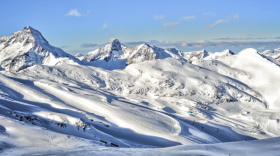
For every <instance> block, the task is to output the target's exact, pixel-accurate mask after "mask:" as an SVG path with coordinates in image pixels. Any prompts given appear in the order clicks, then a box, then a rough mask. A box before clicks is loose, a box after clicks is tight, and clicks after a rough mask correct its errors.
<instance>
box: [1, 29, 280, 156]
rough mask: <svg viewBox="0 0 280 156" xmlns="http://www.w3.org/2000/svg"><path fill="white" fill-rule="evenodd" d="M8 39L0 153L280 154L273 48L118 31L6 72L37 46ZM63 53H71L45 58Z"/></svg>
mask: <svg viewBox="0 0 280 156" xmlns="http://www.w3.org/2000/svg"><path fill="white" fill-rule="evenodd" d="M26 31H29V29H28V30H26ZM32 31H35V30H32ZM36 33H37V32H36ZM36 33H35V34H36ZM16 34H17V33H15V34H14V35H16ZM33 37H34V36H33ZM40 37H42V36H40V35H39V36H37V38H39V41H38V43H39V44H40V45H41V46H45V45H46V44H47V41H46V43H45V42H43V41H45V40H44V39H42V38H40ZM2 39H3V40H5V41H7V39H6V38H5V37H2V38H1V40H2ZM25 39H28V38H25ZM12 40H17V39H12ZM35 40H36V36H35ZM5 43H7V42H5ZM5 43H2V44H1V43H0V45H1V46H2V47H0V48H2V51H0V56H4V57H5V59H7V60H6V62H5V61H4V63H3V60H2V66H4V67H5V69H4V68H0V155H39V154H41V155H279V154H278V153H280V139H279V138H278V136H279V135H280V122H279V119H280V105H279V102H278V101H280V99H279V97H280V90H279V86H280V82H279V79H280V63H279V62H278V61H277V59H276V58H277V57H274V55H272V53H273V54H275V53H276V52H271V51H266V52H264V53H259V52H257V51H256V50H255V49H244V50H243V51H241V52H240V53H238V54H237V55H235V54H234V53H232V52H231V51H230V50H225V51H223V52H221V53H210V52H207V51H206V50H202V51H196V52H190V53H187V52H182V51H179V50H177V49H174V48H171V49H161V48H157V47H155V46H152V45H148V44H142V45H139V46H137V47H135V48H128V47H125V46H124V45H121V44H120V43H119V41H118V40H114V41H113V43H111V44H108V45H105V46H103V47H102V48H99V49H97V50H96V51H93V52H90V53H88V54H87V55H85V56H82V55H77V56H76V57H77V58H78V59H79V60H81V61H79V60H78V59H75V58H74V57H73V56H70V55H69V56H67V54H66V53H64V52H63V51H62V52H61V53H59V54H61V57H54V53H53V52H52V50H50V51H48V52H46V51H44V50H41V51H39V52H42V53H41V54H40V57H43V58H44V61H43V62H39V63H38V61H37V62H36V61H35V62H33V64H32V65H31V66H30V67H26V68H18V69H21V70H19V71H18V72H14V71H11V72H10V70H7V69H8V67H7V68H6V65H8V66H9V61H10V60H9V58H11V57H12V58H13V57H16V56H17V54H16V53H20V51H28V50H29V49H30V48H31V49H32V46H34V45H32V44H31V43H30V44H29V42H28V43H27V42H26V41H25V42H23V43H21V42H20V43H19V42H15V43H12V44H13V45H12V46H11V47H10V48H11V49H10V50H11V51H13V52H16V53H13V52H11V51H9V48H8V47H9V46H8V47H7V48H4V50H3V46H4V44H5ZM34 43H35V42H34ZM23 44H25V45H23ZM48 48H52V47H51V46H49V47H48ZM20 49H21V50H20ZM56 50H58V51H59V52H60V50H59V49H56ZM275 51H277V50H275ZM37 52H38V51H36V50H34V49H33V51H32V52H28V53H29V55H28V56H30V55H31V53H34V57H33V54H32V56H30V58H36V57H35V55H36V56H37V55H39V54H37ZM45 52H46V53H48V56H43V54H45ZM35 53H36V54H35ZM9 55H13V56H11V57H10V56H9ZM14 55H15V56H14ZM64 55H65V56H64ZM52 57H53V58H52ZM0 59H3V58H0ZM57 59H59V60H63V59H66V60H68V61H65V62H64V63H58V64H57V63H47V62H48V60H49V61H51V62H52V61H54V60H55V61H54V62H56V61H57ZM13 60H14V59H13ZM31 60H32V59H31ZM19 61H21V60H19ZM33 61H34V60H33ZM7 62H8V63H7ZM31 62H32V61H31ZM44 62H45V63H44ZM5 63H6V64H5ZM25 63H30V62H28V61H26V60H25ZM21 65H22V64H21ZM16 67H18V66H16Z"/></svg>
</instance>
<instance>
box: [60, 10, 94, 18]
mask: <svg viewBox="0 0 280 156" xmlns="http://www.w3.org/2000/svg"><path fill="white" fill-rule="evenodd" d="M88 13H89V12H88ZM65 16H76V17H82V16H87V14H81V13H80V12H79V11H78V9H72V10H70V11H69V12H68V13H67V14H66V15H65Z"/></svg>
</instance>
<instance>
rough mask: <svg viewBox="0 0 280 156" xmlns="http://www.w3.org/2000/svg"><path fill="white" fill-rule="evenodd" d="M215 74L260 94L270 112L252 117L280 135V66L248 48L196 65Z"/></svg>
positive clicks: (261, 111)
mask: <svg viewBox="0 0 280 156" xmlns="http://www.w3.org/2000/svg"><path fill="white" fill-rule="evenodd" d="M194 63H195V64H197V65H199V66H202V67H204V68H207V69H209V70H211V71H215V72H217V73H220V74H223V75H226V76H229V77H232V78H234V79H237V80H239V81H241V82H243V83H244V84H246V85H248V86H249V87H251V88H252V89H254V90H255V91H256V92H258V93H259V96H260V98H259V99H260V100H261V101H262V102H263V103H264V104H265V105H266V107H267V108H268V109H267V110H266V109H265V110H259V111H258V112H251V113H250V111H247V112H249V113H248V116H250V117H251V118H252V119H254V120H255V121H257V122H258V123H259V125H260V127H262V128H263V129H264V130H265V132H266V133H269V134H272V135H276V136H279V135H280V122H279V119H280V116H279V115H277V114H278V113H279V108H280V105H279V102H278V101H279V100H280V99H279V97H280V90H279V87H277V86H279V85H280V83H279V78H280V74H279V73H280V64H279V63H278V62H277V61H276V60H274V59H272V58H271V57H269V58H267V57H266V56H264V55H262V54H261V53H258V52H257V51H256V50H255V49H245V50H243V51H241V52H240V53H238V54H237V55H233V56H228V57H222V58H219V59H217V60H211V61H208V60H205V61H201V62H194Z"/></svg>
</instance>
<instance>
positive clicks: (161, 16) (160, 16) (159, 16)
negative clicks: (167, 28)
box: [154, 15, 164, 19]
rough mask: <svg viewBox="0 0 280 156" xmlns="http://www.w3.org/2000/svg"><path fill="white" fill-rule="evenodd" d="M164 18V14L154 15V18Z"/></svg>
mask: <svg viewBox="0 0 280 156" xmlns="http://www.w3.org/2000/svg"><path fill="white" fill-rule="evenodd" d="M163 18H164V15H155V16H154V19H163Z"/></svg>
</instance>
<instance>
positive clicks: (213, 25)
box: [202, 14, 239, 29]
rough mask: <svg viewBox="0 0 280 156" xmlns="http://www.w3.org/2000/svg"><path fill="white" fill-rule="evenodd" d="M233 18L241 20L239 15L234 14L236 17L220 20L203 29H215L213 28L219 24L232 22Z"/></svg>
mask: <svg viewBox="0 0 280 156" xmlns="http://www.w3.org/2000/svg"><path fill="white" fill-rule="evenodd" d="M231 18H235V19H239V15H238V14H234V15H232V16H230V17H228V18H224V19H219V20H217V21H216V22H214V23H213V24H210V25H205V26H203V27H202V29H205V28H213V27H215V26H216V25H217V24H219V23H225V22H230V19H231Z"/></svg>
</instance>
